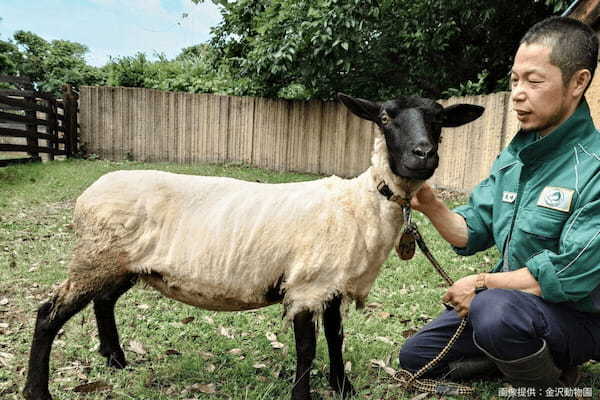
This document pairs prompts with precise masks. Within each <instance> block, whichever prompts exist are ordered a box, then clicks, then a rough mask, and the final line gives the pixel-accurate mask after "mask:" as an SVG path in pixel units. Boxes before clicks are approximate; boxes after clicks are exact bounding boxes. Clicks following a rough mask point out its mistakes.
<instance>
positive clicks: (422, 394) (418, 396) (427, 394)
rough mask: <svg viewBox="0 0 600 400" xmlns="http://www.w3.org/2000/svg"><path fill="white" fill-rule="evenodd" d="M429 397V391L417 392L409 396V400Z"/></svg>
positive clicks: (421, 399) (420, 399)
mask: <svg viewBox="0 0 600 400" xmlns="http://www.w3.org/2000/svg"><path fill="white" fill-rule="evenodd" d="M427 397H429V393H419V394H418V395H416V396H415V397H413V398H411V399H410V400H423V399H425V398H427Z"/></svg>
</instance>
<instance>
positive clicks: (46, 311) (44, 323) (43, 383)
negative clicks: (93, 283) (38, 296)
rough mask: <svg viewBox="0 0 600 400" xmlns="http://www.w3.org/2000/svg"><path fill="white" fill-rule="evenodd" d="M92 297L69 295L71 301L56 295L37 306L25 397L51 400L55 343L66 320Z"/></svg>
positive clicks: (88, 295)
mask: <svg viewBox="0 0 600 400" xmlns="http://www.w3.org/2000/svg"><path fill="white" fill-rule="evenodd" d="M92 298H93V294H91V293H85V294H81V295H75V296H73V297H69V300H68V301H61V300H59V299H58V297H56V298H55V299H53V300H51V301H48V302H46V303H44V304H43V305H42V306H41V307H40V308H39V309H38V312H37V319H36V322H35V330H34V333H33V341H32V344H31V351H30V353H29V369H28V372H27V381H26V383H25V388H24V389H23V396H24V397H25V399H27V400H52V397H51V396H50V392H49V391H48V369H49V366H48V364H49V362H50V351H51V350H52V342H53V341H54V338H55V337H56V334H57V333H58V331H59V330H60V328H61V327H62V326H63V325H64V324H65V322H67V321H68V320H69V319H70V318H71V317H72V316H73V315H75V314H77V313H78V312H79V311H80V310H81V309H83V308H84V307H85V306H86V305H87V304H88V303H89V302H90V301H91V300H92Z"/></svg>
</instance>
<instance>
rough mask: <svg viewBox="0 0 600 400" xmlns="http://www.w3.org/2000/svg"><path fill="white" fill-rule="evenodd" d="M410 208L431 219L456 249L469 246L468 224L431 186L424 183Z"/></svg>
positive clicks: (412, 200) (411, 202)
mask: <svg viewBox="0 0 600 400" xmlns="http://www.w3.org/2000/svg"><path fill="white" fill-rule="evenodd" d="M410 206H411V207H412V208H413V209H414V210H417V211H420V212H422V213H423V214H425V215H426V216H427V218H429V220H430V221H431V223H432V224H433V226H434V227H435V229H436V230H437V231H438V232H439V233H440V235H442V237H443V238H444V239H446V241H447V242H449V243H450V244H451V245H453V246H456V247H465V246H466V245H467V240H468V234H469V231H468V230H467V223H466V222H465V220H464V218H463V217H462V216H461V215H459V214H457V213H455V212H453V211H452V210H450V209H449V208H448V206H446V204H445V203H444V202H443V201H442V200H440V199H439V198H438V197H437V196H436V195H435V192H434V191H433V189H432V188H431V186H429V185H428V184H427V183H424V184H423V185H422V186H421V188H420V189H419V191H418V192H417V193H416V194H415V195H414V196H413V198H412V199H411V201H410Z"/></svg>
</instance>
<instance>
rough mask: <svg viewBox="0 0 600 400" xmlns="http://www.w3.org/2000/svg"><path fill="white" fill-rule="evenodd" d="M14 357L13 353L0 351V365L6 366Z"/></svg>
mask: <svg viewBox="0 0 600 400" xmlns="http://www.w3.org/2000/svg"><path fill="white" fill-rule="evenodd" d="M14 358H15V356H14V355H12V354H10V353H3V352H0V365H2V366H4V367H6V368H8V367H9V365H10V362H11V361H12V360H13V359H14Z"/></svg>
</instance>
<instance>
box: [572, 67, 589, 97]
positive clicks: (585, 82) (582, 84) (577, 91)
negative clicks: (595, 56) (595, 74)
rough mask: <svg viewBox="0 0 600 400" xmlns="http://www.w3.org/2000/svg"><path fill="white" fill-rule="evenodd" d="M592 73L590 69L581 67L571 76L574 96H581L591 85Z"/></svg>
mask: <svg viewBox="0 0 600 400" xmlns="http://www.w3.org/2000/svg"><path fill="white" fill-rule="evenodd" d="M591 80H592V73H591V72H590V70H589V69H580V70H579V71H576V72H575V73H574V74H573V77H571V85H572V88H573V97H581V96H583V93H584V92H585V89H587V88H588V87H589V85H590V82H591Z"/></svg>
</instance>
